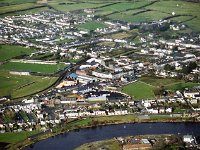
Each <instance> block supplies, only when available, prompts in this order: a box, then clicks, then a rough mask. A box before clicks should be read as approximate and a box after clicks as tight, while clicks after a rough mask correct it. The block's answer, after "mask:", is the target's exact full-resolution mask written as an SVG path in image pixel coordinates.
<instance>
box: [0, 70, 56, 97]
mask: <svg viewBox="0 0 200 150" xmlns="http://www.w3.org/2000/svg"><path fill="white" fill-rule="evenodd" d="M56 79H57V78H55V77H51V78H49V77H41V76H17V75H11V74H9V73H8V72H7V71H2V70H0V83H1V84H0V96H6V95H11V98H17V97H21V96H26V95H29V94H33V93H35V92H38V91H41V90H43V89H44V88H46V87H48V86H50V85H51V84H53V83H54V82H55V81H56Z"/></svg>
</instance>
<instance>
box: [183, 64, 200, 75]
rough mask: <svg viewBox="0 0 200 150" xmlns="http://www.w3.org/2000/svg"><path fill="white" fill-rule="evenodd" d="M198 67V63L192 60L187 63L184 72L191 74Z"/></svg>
mask: <svg viewBox="0 0 200 150" xmlns="http://www.w3.org/2000/svg"><path fill="white" fill-rule="evenodd" d="M196 67H197V63H196V62H190V63H189V64H188V65H187V66H186V65H184V66H183V69H182V72H183V73H184V74H189V73H190V72H192V70H193V69H195V68H196Z"/></svg>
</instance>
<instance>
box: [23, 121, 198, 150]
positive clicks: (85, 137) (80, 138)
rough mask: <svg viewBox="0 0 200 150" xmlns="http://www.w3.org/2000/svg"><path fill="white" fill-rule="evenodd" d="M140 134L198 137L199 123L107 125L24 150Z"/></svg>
mask: <svg viewBox="0 0 200 150" xmlns="http://www.w3.org/2000/svg"><path fill="white" fill-rule="evenodd" d="M142 134H193V135H195V136H199V135H200V123H134V124H119V125H108V126H102V127H96V128H87V129H80V130H79V131H71V132H68V133H65V134H61V135H58V136H55V137H52V138H48V139H46V140H43V141H40V142H37V143H35V144H34V145H32V146H29V147H26V148H24V150H46V149H48V150H73V149H75V148H76V147H78V146H80V145H82V144H85V143H89V142H93V141H98V140H105V139H110V138H113V137H119V136H128V135H142Z"/></svg>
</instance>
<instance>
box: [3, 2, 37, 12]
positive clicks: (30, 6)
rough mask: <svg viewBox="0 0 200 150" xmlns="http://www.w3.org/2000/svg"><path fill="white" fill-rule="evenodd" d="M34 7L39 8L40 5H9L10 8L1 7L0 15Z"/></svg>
mask: <svg viewBox="0 0 200 150" xmlns="http://www.w3.org/2000/svg"><path fill="white" fill-rule="evenodd" d="M36 6H40V5H37V4H34V3H25V4H16V5H10V6H2V7H0V8H1V9H0V14H2V13H8V12H12V11H20V10H24V9H29V8H34V7H36Z"/></svg>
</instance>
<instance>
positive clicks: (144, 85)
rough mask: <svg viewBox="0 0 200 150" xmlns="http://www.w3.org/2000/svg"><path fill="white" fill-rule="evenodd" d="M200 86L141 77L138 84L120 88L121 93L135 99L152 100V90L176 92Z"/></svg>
mask: <svg viewBox="0 0 200 150" xmlns="http://www.w3.org/2000/svg"><path fill="white" fill-rule="evenodd" d="M194 86H200V84H199V83H192V82H184V81H182V80H178V79H172V78H157V77H141V78H139V81H138V82H134V83H131V84H128V85H126V86H124V87H122V92H124V93H126V94H128V95H130V96H132V97H133V98H135V99H147V98H149V99H150V98H154V97H155V95H154V90H155V89H157V88H159V87H163V88H164V89H166V90H170V91H176V90H184V89H185V88H193V87H194Z"/></svg>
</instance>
